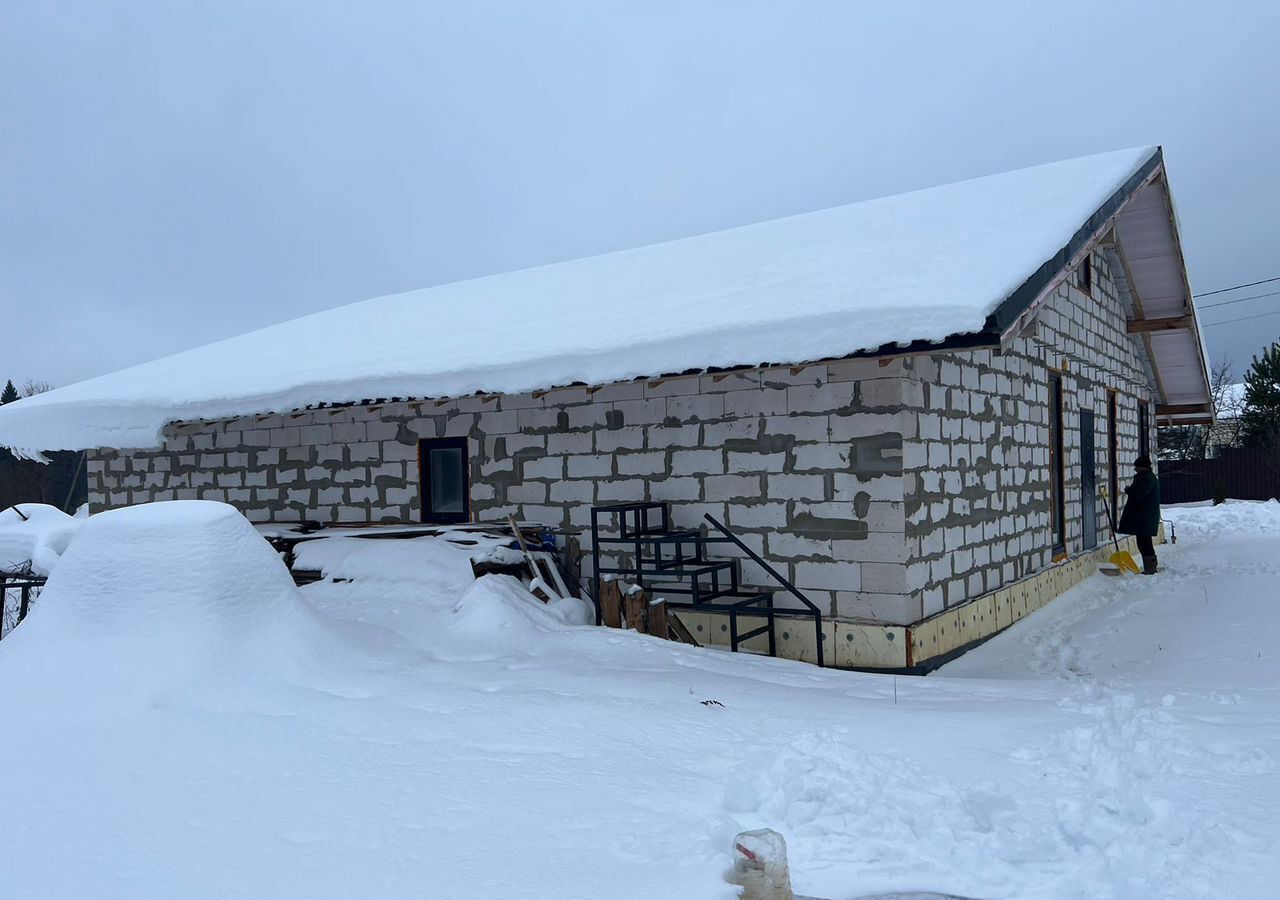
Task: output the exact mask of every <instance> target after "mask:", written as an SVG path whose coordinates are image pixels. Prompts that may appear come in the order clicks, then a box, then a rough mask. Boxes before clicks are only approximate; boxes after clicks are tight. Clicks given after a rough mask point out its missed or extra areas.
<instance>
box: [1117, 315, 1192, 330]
mask: <svg viewBox="0 0 1280 900" xmlns="http://www.w3.org/2000/svg"><path fill="white" fill-rule="evenodd" d="M1195 321H1196V317H1195V316H1193V315H1185V316H1171V317H1169V318H1167V319H1134V320H1133V321H1132V322H1130V323H1129V324H1128V327H1127V328H1126V330H1127V331H1128V332H1129V333H1130V334H1145V333H1147V332H1149V331H1185V330H1187V329H1189V328H1191V327H1192V326H1193V325H1195Z"/></svg>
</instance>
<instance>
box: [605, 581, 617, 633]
mask: <svg viewBox="0 0 1280 900" xmlns="http://www.w3.org/2000/svg"><path fill="white" fill-rule="evenodd" d="M600 618H601V619H602V620H603V621H604V624H605V625H606V626H608V627H609V628H621V627H622V590H621V585H620V583H619V582H617V581H606V582H604V583H603V584H601V585H600Z"/></svg>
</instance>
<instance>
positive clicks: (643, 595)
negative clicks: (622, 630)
mask: <svg viewBox="0 0 1280 900" xmlns="http://www.w3.org/2000/svg"><path fill="white" fill-rule="evenodd" d="M648 612H649V592H648V591H646V590H643V589H641V588H636V587H635V586H634V585H633V586H632V587H631V588H630V589H629V590H628V591H627V593H626V594H624V595H623V597H622V618H623V622H624V624H625V625H626V627H627V628H630V629H631V630H632V631H638V632H640V633H641V634H644V633H645V625H646V624H647V623H646V621H645V616H646V615H647V613H648Z"/></svg>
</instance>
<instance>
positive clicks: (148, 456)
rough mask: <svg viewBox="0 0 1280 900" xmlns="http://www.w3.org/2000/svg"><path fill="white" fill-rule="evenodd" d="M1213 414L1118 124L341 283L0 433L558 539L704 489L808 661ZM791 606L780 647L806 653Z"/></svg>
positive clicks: (994, 562)
mask: <svg viewBox="0 0 1280 900" xmlns="http://www.w3.org/2000/svg"><path fill="white" fill-rule="evenodd" d="M1211 418H1212V408H1211V403H1210V393H1209V380H1208V376H1207V374H1206V367H1205V354H1204V352H1203V347H1202V343H1201V339H1200V335H1199V331H1198V327H1197V322H1196V316H1195V311H1194V309H1193V307H1192V303H1191V292H1190V290H1189V288H1188V285H1187V277H1186V272H1185V267H1184V263H1183V258H1182V251H1181V247H1180V244H1179V237H1178V229H1177V222H1176V218H1175V216H1174V213H1173V206H1172V202H1171V198H1170V194H1169V188H1168V182H1167V179H1166V175H1165V168H1164V163H1163V156H1162V153H1161V151H1160V150H1159V148H1144V149H1136V150H1126V151H1120V152H1115V153H1108V154H1103V155H1099V156H1092V157H1086V158H1081V159H1074V160H1068V161H1065V162H1060V163H1054V164H1050V165H1045V166H1040V167H1036V168H1031V169H1024V170H1020V171H1015V172H1010V173H1006V174H1001V175H995V176H991V177H987V178H980V179H976V180H973V181H967V182H962V183H958V184H950V185H945V186H942V187H937V188H932V189H929V190H922V191H917V192H913V193H909V194H902V195H898V196H892V197H885V198H881V199H876V200H870V201H866V202H862V203H856V204H852V205H849V206H843V207H837V208H833V209H826V210H821V211H818V212H813V213H807V214H803V215H798V216H793V217H790V218H786V219H779V220H776V221H770V222H764V223H760V224H755V225H749V226H745V227H742V228H736V229H732V230H728V231H722V232H717V233H714V234H707V235H702V236H699V237H693V238H688V239H684V240H678V241H672V242H669V243H665V244H659V245H655V246H650V247H642V248H638V249H634V250H628V251H624V252H619V253H612V254H607V255H604V256H597V257H592V258H589V259H582V260H575V261H571V262H565V263H558V264H555V265H549V266H544V267H540V268H535V269H529V270H525V271H519V272H512V273H507V274H502V275H496V276H492V277H487V278H481V279H476V280H472V281H466V282H460V283H455V284H447V285H443V286H439V287H434V288H428V289H426V290H421V291H415V292H411V293H406V294H400V295H396V296H390V297H382V298H377V299H374V300H368V301H365V302H363V303H357V304H354V305H351V306H347V307H343V308H340V309H336V310H331V311H328V312H323V313H318V314H315V315H312V316H308V317H305V318H302V319H298V320H296V321H292V322H287V323H284V324H281V325H277V326H274V327H271V328H266V329H263V330H261V331H257V332H254V333H251V334H247V335H244V336H241V337H238V338H234V339H231V340H226V341H222V342H219V343H216V344H211V345H209V346H206V347H202V348H199V349H196V350H192V351H188V352H185V353H179V354H176V355H174V356H170V357H168V358H165V359H161V360H158V361H156V362H153V363H148V364H145V365H141V366H137V367H135V368H132V369H128V370H125V371H122V372H118V373H115V374H112V375H108V376H104V377H101V378H96V379H93V380H90V381H86V382H83V383H81V384H77V385H72V386H69V387H66V388H62V389H59V390H56V391H52V392H50V393H47V394H44V395H41V396H39V397H34V398H31V399H28V400H24V401H22V402H20V403H15V404H10V405H9V406H6V407H4V408H3V409H2V410H0V444H3V445H8V446H11V447H14V448H18V449H19V450H22V449H26V450H27V451H34V450H37V449H41V450H43V449H81V448H84V449H88V450H89V451H91V452H90V456H89V464H88V465H89V479H90V502H91V505H92V507H93V508H95V509H103V508H109V507H117V506H122V505H125V504H135V503H141V502H146V501H152V500H164V499H182V498H214V499H218V500H225V501H228V502H230V503H233V504H235V505H236V506H238V507H239V508H241V509H242V510H243V511H244V512H245V514H246V515H247V516H248V517H249V518H250V519H252V520H254V521H257V522H297V521H299V520H308V519H310V520H320V521H322V522H422V521H425V522H459V521H466V520H470V519H478V520H498V519H501V518H502V517H505V516H506V515H508V514H514V515H515V516H518V517H520V518H522V519H525V520H529V521H536V522H543V523H546V524H548V525H551V526H554V527H556V528H559V529H562V530H565V531H576V532H578V534H579V537H580V540H582V541H583V542H584V543H585V544H586V545H587V546H586V547H585V548H584V549H586V550H587V551H590V550H591V549H592V548H591V546H590V541H591V535H590V526H591V521H592V509H593V507H595V506H600V505H608V504H627V503H638V502H646V501H647V502H652V503H666V504H669V507H668V508H669V513H670V522H671V523H672V525H673V526H674V527H678V528H695V527H698V526H699V525H701V524H702V523H703V517H704V515H705V514H708V513H709V514H711V515H712V516H713V517H714V518H715V519H716V520H717V521H719V522H722V523H725V525H726V526H727V528H728V529H729V530H730V531H731V532H732V533H733V534H734V535H735V536H736V537H737V538H738V539H739V540H740V541H741V542H742V543H741V546H739V545H737V544H729V543H726V544H725V545H724V549H723V551H722V552H724V553H731V554H732V555H736V556H739V557H742V559H741V560H740V563H741V577H742V581H743V583H750V584H755V585H764V584H771V583H773V581H774V579H773V577H772V574H771V573H770V572H769V571H768V569H766V568H765V567H766V566H767V567H768V568H771V569H772V570H773V571H774V572H776V573H777V574H780V575H782V576H783V577H784V578H786V579H787V580H789V581H790V582H791V583H792V584H793V585H794V586H795V587H796V588H797V589H798V590H799V591H801V592H803V594H804V595H805V596H806V597H807V598H808V599H809V600H810V601H812V602H813V603H814V604H815V605H816V606H817V607H818V609H819V610H820V611H821V613H822V616H821V621H820V623H819V631H820V633H821V634H822V639H821V642H820V643H821V644H822V645H823V646H825V648H826V653H825V662H826V663H827V664H828V665H831V664H834V665H845V666H866V667H884V668H917V667H921V666H928V665H929V664H931V663H932V662H936V661H937V660H939V659H942V658H945V657H946V656H947V655H948V654H953V653H955V652H958V651H959V650H961V649H963V648H964V647H965V646H967V645H969V644H972V643H973V642H975V641H978V640H981V639H983V638H984V637H986V636H988V635H989V634H991V633H994V632H995V631H996V630H999V629H1000V628H1003V627H1004V626H1006V625H1008V624H1010V623H1011V622H1012V621H1014V620H1016V619H1017V618H1018V617H1019V616H1021V615H1025V614H1026V613H1027V612H1028V611H1030V610H1032V609H1035V608H1036V607H1037V606H1038V605H1040V604H1041V603H1044V602H1046V601H1047V600H1048V599H1050V598H1051V597H1052V596H1055V595H1056V594H1057V593H1059V592H1060V591H1061V590H1063V589H1065V588H1066V587H1067V586H1069V585H1070V584H1071V583H1074V581H1075V580H1077V579H1078V578H1080V577H1082V576H1083V575H1084V574H1085V573H1087V572H1089V571H1091V570H1092V566H1093V564H1094V560H1095V557H1096V556H1097V555H1098V553H1099V552H1100V551H1097V550H1095V548H1099V547H1100V546H1101V545H1103V544H1104V542H1105V541H1106V540H1107V531H1106V516H1105V513H1104V511H1103V504H1102V503H1101V502H1100V500H1101V492H1102V490H1103V489H1104V488H1108V489H1109V495H1110V496H1112V497H1114V496H1115V494H1116V491H1117V488H1119V487H1121V486H1122V484H1123V482H1124V480H1125V478H1126V477H1127V476H1128V474H1129V472H1130V465H1131V462H1132V459H1133V458H1134V457H1135V456H1137V455H1138V454H1139V453H1143V452H1147V451H1148V450H1149V449H1150V448H1151V446H1152V442H1153V436H1154V434H1155V428H1156V425H1157V423H1160V424H1165V423H1169V424H1177V423H1194V422H1202V421H1208V420H1211ZM787 600H788V598H787V597H786V596H785V594H783V595H780V596H779V598H778V601H777V602H778V603H779V604H785V603H786V602H787ZM721 612H722V611H714V610H710V609H708V610H697V609H694V610H689V611H687V612H686V614H685V616H684V617H685V618H686V621H687V623H688V624H690V627H691V628H693V629H694V630H695V631H697V632H698V634H700V635H701V637H702V638H703V639H705V640H709V641H712V642H723V641H725V640H727V637H725V634H726V632H727V631H728V630H729V625H728V623H725V622H724V621H723V619H724V617H723V615H721V614H720V613H721ZM744 615H745V613H744ZM747 618H748V619H749V617H747ZM804 621H805V620H804V619H803V618H797V619H794V620H792V619H788V618H786V617H785V616H782V617H779V618H777V620H776V622H774V623H773V637H774V639H775V640H776V641H777V642H778V645H779V649H778V652H779V653H782V654H783V655H790V656H795V657H799V658H809V659H813V658H814V657H815V646H814V645H815V644H816V643H818V639H817V638H816V633H815V632H814V631H811V630H810V631H807V630H806V629H805V628H801V627H797V626H796V623H797V622H804ZM739 624H742V626H743V627H748V626H749V625H750V621H746V622H744V623H737V622H735V623H733V625H734V626H737V625H739ZM764 639H765V638H764V637H763V636H762V637H760V638H758V639H757V640H758V641H761V642H762V641H763V640H764Z"/></svg>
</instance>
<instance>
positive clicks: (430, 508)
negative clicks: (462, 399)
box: [418, 437, 471, 524]
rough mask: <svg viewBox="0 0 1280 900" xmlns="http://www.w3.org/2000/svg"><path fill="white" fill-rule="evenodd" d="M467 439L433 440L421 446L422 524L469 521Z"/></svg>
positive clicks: (422, 443) (424, 442)
mask: <svg viewBox="0 0 1280 900" xmlns="http://www.w3.org/2000/svg"><path fill="white" fill-rule="evenodd" d="M467 462H468V460H467V439H466V438H464V437H459V438H434V439H428V440H425V441H421V442H420V443H419V444H418V466H419V468H420V474H421V477H422V521H424V522H433V523H438V524H457V523H459V522H465V521H467V517H468V515H469V514H470V511H471V509H470V508H471V502H470V498H471V491H470V489H469V485H468V483H467Z"/></svg>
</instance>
